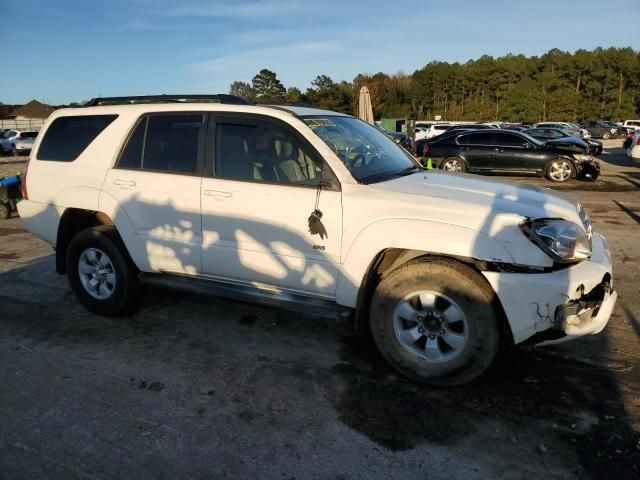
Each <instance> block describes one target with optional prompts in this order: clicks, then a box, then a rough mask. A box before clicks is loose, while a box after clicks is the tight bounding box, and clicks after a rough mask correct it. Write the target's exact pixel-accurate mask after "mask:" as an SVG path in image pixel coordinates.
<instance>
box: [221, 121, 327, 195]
mask: <svg viewBox="0 0 640 480" xmlns="http://www.w3.org/2000/svg"><path fill="white" fill-rule="evenodd" d="M215 140H216V141H215V145H216V150H215V176H216V177H218V178H227V179H234V180H248V181H259V182H268V183H285V184H296V185H317V184H318V183H320V181H321V180H322V177H323V163H324V162H323V161H322V160H321V159H320V158H319V157H318V156H317V155H315V154H313V153H310V152H309V151H308V149H307V148H305V146H303V144H302V142H301V141H300V140H299V139H298V138H297V137H296V136H295V135H294V134H293V133H291V132H289V131H288V130H286V129H285V128H282V127H279V126H277V125H274V124H272V123H271V122H263V121H260V120H254V119H247V120H246V121H245V120H242V119H238V120H235V119H233V120H231V119H230V120H226V119H225V120H222V121H219V122H217V123H216V139H215ZM324 168H326V167H324Z"/></svg>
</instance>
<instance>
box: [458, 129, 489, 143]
mask: <svg viewBox="0 0 640 480" xmlns="http://www.w3.org/2000/svg"><path fill="white" fill-rule="evenodd" d="M458 143H459V144H460V145H485V146H488V145H490V144H491V134H490V133H485V132H478V133H470V134H468V135H462V136H461V137H458Z"/></svg>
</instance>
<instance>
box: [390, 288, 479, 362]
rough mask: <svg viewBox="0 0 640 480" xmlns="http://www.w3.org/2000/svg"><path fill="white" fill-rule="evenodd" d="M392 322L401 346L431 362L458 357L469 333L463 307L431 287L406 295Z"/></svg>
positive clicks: (445, 360)
mask: <svg viewBox="0 0 640 480" xmlns="http://www.w3.org/2000/svg"><path fill="white" fill-rule="evenodd" d="M393 325H394V331H395V334H396V338H397V340H398V342H400V345H402V347H403V348H404V349H405V350H407V351H408V352H410V353H411V354H413V355H415V356H416V357H419V358H420V359H422V360H424V361H426V362H429V363H443V362H448V361H450V360H452V359H454V358H455V357H457V356H458V355H459V354H460V353H461V352H462V350H464V348H465V346H466V344H467V341H468V336H469V325H468V322H467V318H466V316H465V314H464V312H463V310H462V308H460V306H459V305H458V304H457V303H456V302H454V301H453V300H452V299H451V298H449V297H447V296H446V295H444V294H442V293H438V292H432V291H428V290H421V291H417V292H413V293H410V294H409V295H407V296H406V297H404V298H403V299H402V300H401V301H400V302H399V303H398V305H397V306H396V309H395V311H394V318H393Z"/></svg>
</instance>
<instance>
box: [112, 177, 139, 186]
mask: <svg viewBox="0 0 640 480" xmlns="http://www.w3.org/2000/svg"><path fill="white" fill-rule="evenodd" d="M113 184H114V185H117V186H119V187H135V186H136V182H135V180H130V179H128V178H116V179H115V180H114V181H113Z"/></svg>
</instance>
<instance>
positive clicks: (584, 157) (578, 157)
mask: <svg viewBox="0 0 640 480" xmlns="http://www.w3.org/2000/svg"><path fill="white" fill-rule="evenodd" d="M573 158H575V159H576V160H577V161H578V162H590V161H591V157H590V156H589V155H583V154H580V153H574V154H573Z"/></svg>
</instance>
